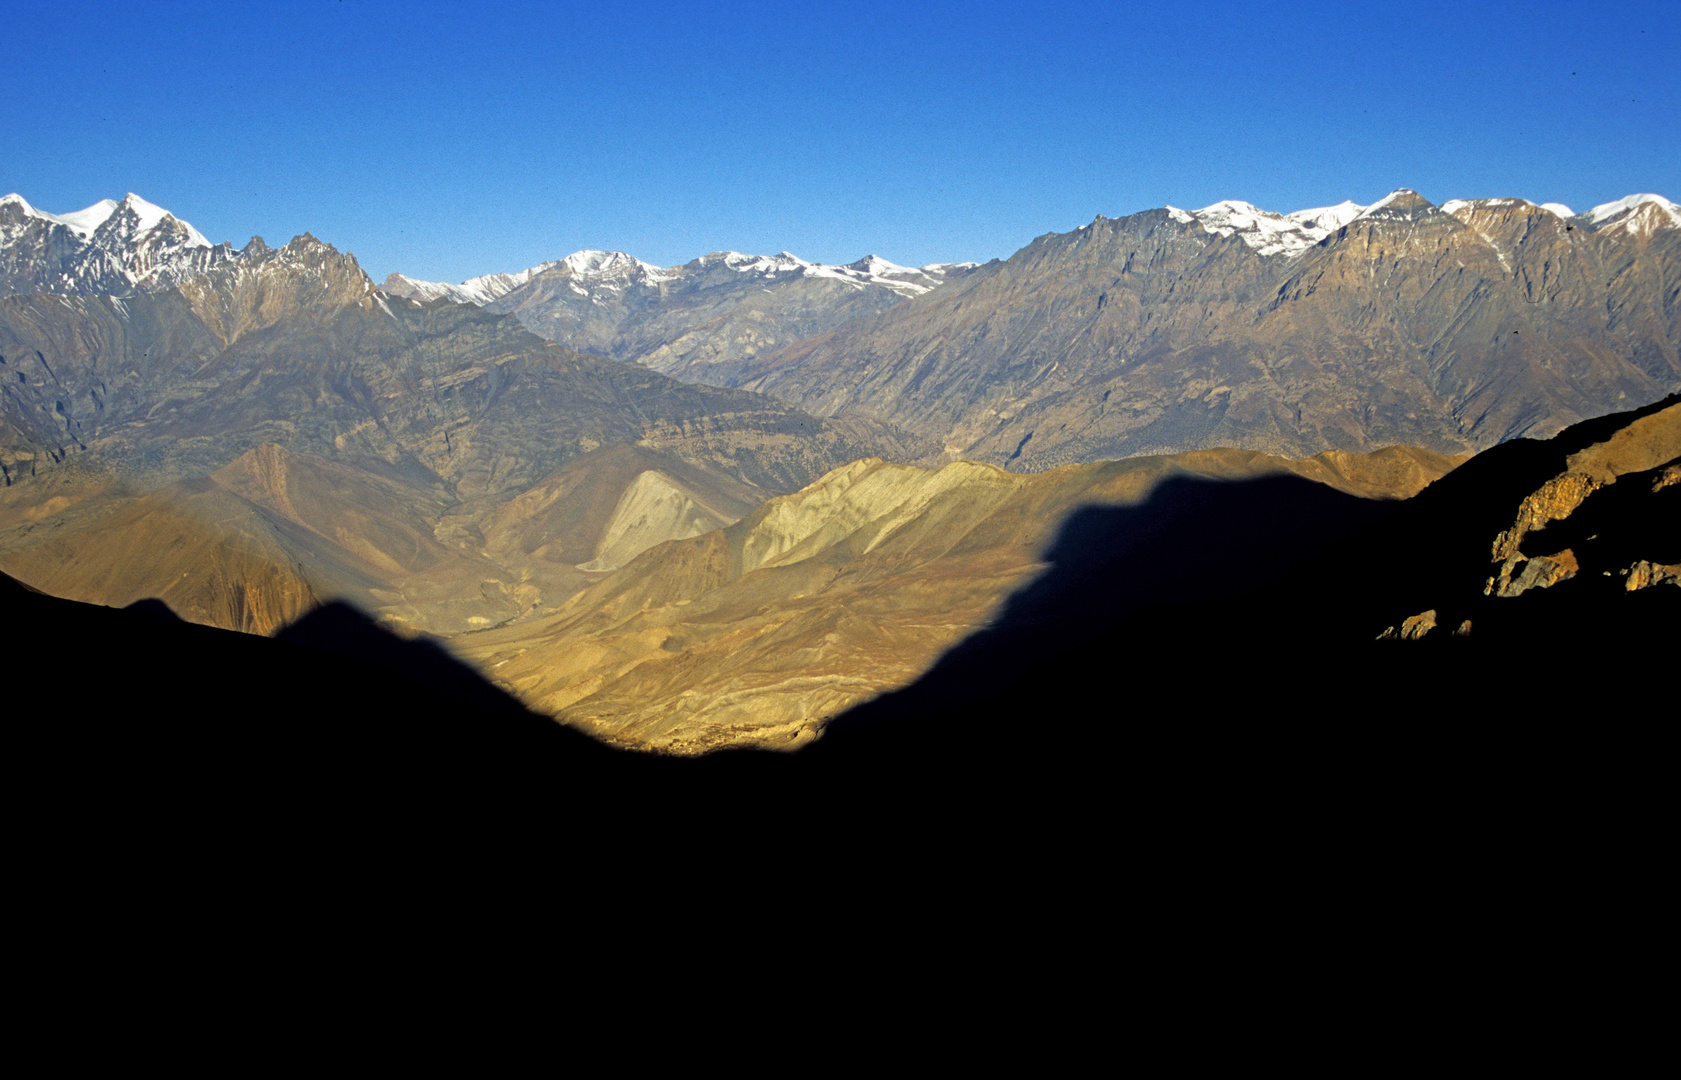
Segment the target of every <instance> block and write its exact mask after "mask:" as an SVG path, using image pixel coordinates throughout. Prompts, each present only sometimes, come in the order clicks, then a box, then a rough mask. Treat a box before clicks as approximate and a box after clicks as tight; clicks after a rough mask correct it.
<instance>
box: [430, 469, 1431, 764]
mask: <svg viewBox="0 0 1681 1080" xmlns="http://www.w3.org/2000/svg"><path fill="white" fill-rule="evenodd" d="M1455 464H1456V462H1455V461H1454V460H1451V459H1447V458H1443V457H1440V456H1438V455H1435V454H1430V453H1428V452H1423V451H1415V450H1407V449H1403V448H1390V449H1387V450H1384V451H1380V452H1378V453H1374V454H1369V455H1356V454H1345V453H1327V454H1324V455H1321V456H1319V457H1316V458H1309V459H1305V460H1287V459H1281V458H1273V457H1269V456H1267V455H1263V454H1259V453H1256V452H1254V451H1241V450H1209V451H1199V452H1194V453H1188V454H1180V455H1174V456H1171V457H1142V458H1133V459H1129V460H1127V461H1118V462H1103V463H1098V464H1092V465H1080V466H1068V467H1064V468H1062V469H1057V470H1053V471H1050V472H1047V473H1042V474H1037V475H1030V476H1024V475H1020V474H1012V473H1008V472H1005V471H1003V470H1001V469H998V468H996V467H994V466H988V465H981V464H978V463H971V462H956V463H953V464H951V465H947V466H945V467H944V468H941V469H938V470H932V469H924V468H918V467H914V466H908V465H894V464H889V463H887V462H883V461H881V460H878V459H869V460H863V461H857V462H854V463H852V464H850V465H847V466H844V467H843V468H840V469H837V470H835V471H833V472H831V473H829V474H828V475H827V476H824V477H823V478H822V479H820V480H818V481H817V482H816V483H814V484H812V485H810V486H809V487H807V488H805V489H803V490H801V491H799V492H796V493H794V494H791V495H786V496H781V497H779V498H775V499H772V500H770V501H768V502H766V503H765V504H764V505H762V506H760V507H759V508H758V509H756V510H755V511H753V512H752V513H751V514H749V515H748V516H746V517H745V518H743V519H742V520H741V521H739V522H737V523H735V524H733V525H731V526H729V527H726V528H723V529H720V530H716V531H713V532H709V533H707V534H705V535H702V536H697V537H694V538H693V539H689V540H679V541H673V542H670V543H666V544H663V545H660V546H659V547H656V548H652V549H650V550H648V551H646V552H645V553H644V554H642V555H641V556H640V557H639V558H637V559H636V560H634V561H633V562H631V563H629V564H628V565H627V566H625V567H624V568H623V569H621V570H619V571H618V572H617V573H615V574H613V575H612V576H610V577H608V578H607V579H606V580H604V581H602V582H600V583H599V584H597V585H594V586H592V587H591V588H590V589H588V590H586V591H584V592H582V593H579V594H578V595H577V596H575V597H573V598H572V599H571V600H569V601H568V602H567V603H566V604H565V605H563V606H562V607H561V608H560V609H559V610H558V611H556V612H554V613H553V614H550V615H546V616H543V617H541V618H539V619H536V620H532V621H528V622H525V623H522V624H519V625H517V626H510V627H507V628H505V629H501V630H495V631H487V632H483V633H473V634H468V635H465V636H462V637H459V638H456V639H455V640H454V641H453V643H452V647H453V648H455V649H456V650H457V651H458V652H459V653H460V655H462V656H464V657H468V658H470V659H472V660H473V661H474V662H475V663H477V665H478V666H479V667H480V668H481V669H482V670H484V671H485V672H486V673H487V674H489V675H491V676H492V677H493V678H494V679H495V680H496V681H497V682H498V683H500V684H501V685H503V686H505V687H507V688H508V689H509V690H511V691H512V692H513V693H515V694H516V695H517V696H518V697H519V698H520V699H521V700H523V701H525V702H527V703H528V704H529V705H530V706H531V707H533V708H535V709H538V710H540V711H544V712H548V713H551V714H553V715H556V716H560V717H563V718H565V719H566V720H567V721H568V722H569V723H571V724H573V725H574V726H577V727H580V728H582V729H583V730H585V731H588V732H590V733H592V734H595V735H597V736H599V737H601V738H604V739H606V740H608V741H610V742H613V743H615V744H617V745H623V746H631V747H637V748H642V749H657V750H661V751H664V752H669V753H679V754H693V753H700V752H705V751H709V750H714V749H717V748H719V747H724V746H741V745H759V746H771V747H775V748H778V749H789V748H795V747H798V746H800V745H803V744H804V743H806V742H809V741H810V740H811V739H812V738H813V737H815V736H816V735H817V734H818V732H819V731H820V730H821V729H822V727H823V724H824V723H825V722H826V721H827V719H828V718H830V717H832V716H835V715H838V714H839V713H841V712H843V711H844V710H845V709H847V708H848V707H850V706H853V705H856V704H858V703H860V702H863V701H866V700H868V699H870V698H872V697H874V696H875V695H877V694H880V693H882V692H884V691H888V690H891V689H894V688H896V687H899V686H903V685H905V684H908V683H910V682H911V681H912V680H914V679H915V678H916V677H917V676H918V675H919V674H920V673H921V672H922V671H923V670H925V669H926V668H927V667H928V666H929V665H930V664H931V663H933V661H934V660H935V658H937V657H938V656H939V655H940V654H941V653H943V652H944V651H946V650H947V649H949V648H951V647H952V646H953V645H955V644H956V643H957V642H959V641H961V640H962V639H963V638H965V637H967V636H968V635H970V634H972V633H974V632H975V631H977V630H979V629H980V628H982V627H984V626H986V625H987V624H988V622H989V620H990V619H992V618H993V617H994V616H995V614H996V613H997V611H998V609H999V607H1000V605H1001V604H1002V603H1003V601H1004V600H1005V598H1006V597H1008V596H1009V595H1010V594H1011V593H1013V592H1015V591H1017V590H1019V589H1021V588H1022V587H1024V586H1025V585H1026V584H1027V583H1028V582H1030V581H1032V580H1033V579H1034V578H1035V577H1037V576H1038V575H1040V574H1042V573H1043V572H1044V571H1045V570H1046V567H1047V563H1046V559H1047V555H1046V549H1047V548H1048V547H1049V546H1050V544H1051V542H1052V540H1053V538H1054V536H1055V535H1056V533H1057V532H1058V530H1060V529H1062V528H1063V527H1064V525H1065V522H1066V521H1067V519H1068V518H1069V516H1070V515H1071V514H1073V513H1074V512H1075V511H1076V510H1079V509H1081V508H1088V509H1089V508H1092V507H1117V506H1136V505H1139V504H1143V503H1145V502H1147V501H1149V500H1150V499H1151V498H1152V497H1153V496H1155V495H1156V494H1157V493H1158V492H1159V491H1160V490H1162V487H1163V485H1164V484H1165V483H1167V482H1169V481H1172V480H1182V479H1185V478H1196V479H1199V480H1204V481H1214V482H1220V483H1231V482H1236V481H1242V480H1257V479H1260V478H1267V477H1272V478H1279V477H1288V478H1292V479H1294V478H1303V479H1306V480H1311V481H1315V482H1316V483H1314V484H1308V485H1305V486H1307V487H1318V486H1320V485H1323V487H1324V490H1325V491H1326V492H1327V493H1332V494H1334V493H1335V492H1343V493H1347V494H1348V495H1358V496H1360V497H1361V499H1396V498H1402V497H1405V496H1409V495H1412V494H1413V493H1415V492H1416V491H1418V490H1419V489H1421V488H1422V487H1424V486H1425V485H1426V484H1428V483H1430V482H1431V481H1432V480H1435V479H1436V478H1438V477H1440V476H1442V475H1444V474H1446V473H1447V472H1448V471H1449V470H1450V469H1451V468H1453V466H1454V465H1455ZM1287 494H1288V493H1287ZM1289 497H1290V498H1295V497H1297V496H1294V495H1290V496H1289ZM1361 499H1350V500H1349V501H1350V502H1359V501H1361ZM1287 505H1294V504H1292V503H1288V502H1286V501H1282V500H1281V502H1280V504H1279V507H1278V508H1277V509H1276V510H1275V511H1274V512H1275V513H1278V514H1283V513H1285V510H1284V507H1285V506H1287ZM1373 505H1379V504H1373ZM1316 520H1317V519H1316V518H1312V517H1309V516H1306V515H1305V514H1304V516H1303V517H1302V519H1301V522H1300V524H1299V526H1298V528H1300V530H1301V532H1302V535H1300V536H1298V537H1297V541H1298V542H1299V543H1301V544H1302V545H1304V547H1303V549H1304V550H1307V549H1311V548H1312V546H1313V545H1316V544H1322V543H1325V542H1327V541H1328V539H1329V538H1330V535H1331V534H1329V533H1328V534H1326V535H1313V534H1312V533H1313V528H1312V525H1313V522H1315V521H1316ZM1281 565H1282V564H1281ZM1281 565H1280V566H1273V565H1269V564H1267V563H1266V562H1265V561H1259V560H1258V561H1256V562H1254V563H1251V564H1248V566H1247V568H1246V569H1245V570H1244V571H1243V574H1242V575H1240V576H1242V577H1245V578H1246V579H1247V580H1250V581H1251V582H1258V581H1260V580H1263V579H1264V578H1266V577H1267V576H1268V575H1271V574H1273V573H1277V572H1279V571H1280V569H1281ZM1225 573H1227V570H1225V569H1221V568H1213V567H1211V568H1208V569H1207V570H1206V571H1205V575H1204V576H1205V577H1206V578H1207V579H1208V580H1216V579H1223V578H1222V575H1223V574H1225ZM1173 591H1174V593H1175V594H1176V595H1179V596H1181V597H1184V596H1189V595H1193V594H1195V593H1196V592H1197V591H1198V586H1197V585H1196V584H1195V583H1191V582H1185V583H1181V584H1180V585H1179V586H1177V587H1176V588H1175V589H1174V590H1173Z"/></svg>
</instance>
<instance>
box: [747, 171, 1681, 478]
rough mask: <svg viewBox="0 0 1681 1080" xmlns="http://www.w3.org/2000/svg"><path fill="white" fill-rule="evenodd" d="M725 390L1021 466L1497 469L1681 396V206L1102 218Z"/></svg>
mask: <svg viewBox="0 0 1681 1080" xmlns="http://www.w3.org/2000/svg"><path fill="white" fill-rule="evenodd" d="M717 373H718V374H720V375H723V376H726V377H725V378H724V379H722V380H721V381H723V382H726V383H727V384H729V385H741V386H747V387H751V388H753V389H756V390H762V391H765V392H767V393H771V394H774V395H776V396H779V397H781V398H783V399H784V400H787V401H789V402H791V403H793V404H796V405H798V406H799V407H801V408H803V409H806V410H808V411H811V412H814V413H816V414H819V415H828V416H836V415H868V416H871V417H874V418H876V419H880V420H885V421H889V422H892V423H895V424H897V425H900V426H902V427H904V428H906V429H907V430H910V431H914V432H916V433H919V434H922V435H924V436H926V437H928V438H930V439H933V440H938V441H939V442H940V443H941V444H942V445H943V446H944V448H945V450H946V452H947V453H948V454H949V455H951V456H956V457H967V458H973V459H977V460H982V461H988V462H991V463H993V464H998V465H1005V466H1007V467H1009V468H1011V469H1022V470H1036V469H1045V468H1050V467H1053V466H1056V465H1059V464H1063V463H1067V462H1074V461H1090V460H1095V459H1100V458H1110V457H1124V456H1128V455H1131V454H1139V453H1161V452H1169V451H1177V450H1185V449H1193V448H1199V447H1212V446H1220V445H1230V446H1244V447H1249V448H1252V449H1259V450H1264V451H1267V452H1270V453H1277V454H1287V455H1300V454H1310V453H1314V452H1317V451H1320V450H1324V449H1327V448H1330V449H1340V450H1350V451H1353V450H1363V449H1370V448H1373V447H1377V446H1381V445H1385V444H1389V443H1401V444H1408V445H1416V446H1421V447H1426V448H1429V449H1432V450H1435V451H1438V452H1443V453H1457V452H1463V451H1467V450H1480V449H1485V448H1487V447H1489V446H1493V445H1494V444H1496V443H1498V442H1500V441H1502V440H1505V439H1510V438H1514V437H1517V436H1520V435H1549V434H1552V433H1554V432H1556V431H1558V430H1559V429H1561V428H1562V427H1564V426H1566V425H1568V424H1570V423H1573V422H1575V421H1577V420H1580V419H1582V418H1585V417H1591V416H1595V415H1599V414H1601V413H1604V412H1606V411H1608V410H1611V409H1615V408H1619V407H1629V406H1633V405H1638V404H1640V403H1642V402H1648V401H1652V400H1655V399H1657V398H1659V397H1662V396H1663V395H1664V394H1666V393H1670V392H1673V391H1674V390H1676V389H1677V388H1681V211H1677V209H1676V208H1675V206H1674V205H1673V204H1671V203H1669V202H1668V201H1667V200H1665V199H1662V198H1660V197H1658V196H1635V197H1630V198H1629V199H1625V200H1620V201H1619V202H1617V203H1612V204H1607V205H1606V206H1603V207H1597V208H1595V209H1594V210H1592V211H1589V212H1588V213H1585V214H1580V215H1577V214H1571V213H1570V212H1569V208H1567V207H1561V206H1553V207H1542V206H1535V205H1533V204H1531V203H1528V202H1525V201H1523V200H1521V199H1479V200H1469V201H1463V200H1456V201H1453V202H1449V203H1447V204H1445V205H1443V206H1440V207H1438V206H1435V205H1433V204H1432V203H1430V202H1429V201H1428V200H1426V199H1424V198H1423V197H1422V196H1420V195H1418V194H1416V193H1414V192H1411V191H1398V192H1395V193H1394V194H1392V195H1390V196H1389V197H1387V198H1386V199H1384V200H1381V201H1380V202H1379V203H1376V204H1374V205H1372V206H1369V207H1358V206H1354V205H1352V204H1344V205H1343V206H1340V207H1329V208H1325V209H1322V210H1311V211H1301V212H1298V213H1297V214H1292V215H1278V214H1270V213H1268V212H1266V211H1262V210H1259V209H1257V208H1255V207H1252V206H1249V205H1247V204H1241V203H1221V204H1216V205H1215V206H1213V207H1209V208H1207V209H1205V210H1203V211H1199V212H1197V213H1195V214H1191V213H1186V212H1185V211H1182V210H1177V209H1175V208H1172V207H1169V208H1166V209H1162V210H1152V211H1146V212H1144V213H1140V214H1134V215H1131V216H1130V217H1125V218H1121V219H1118V220H1110V219H1106V218H1102V217H1099V218H1097V219H1096V220H1095V221H1093V222H1092V223H1091V224H1090V225H1087V226H1084V227H1082V228H1080V229H1078V230H1076V231H1075V232H1072V233H1066V234H1050V235H1046V236H1042V237H1040V238H1039V239H1037V240H1035V241H1034V242H1033V243H1032V244H1030V245H1028V246H1027V247H1025V248H1023V249H1022V250H1021V251H1019V252H1017V253H1016V254H1015V255H1013V256H1012V257H1011V258H1010V259H1009V260H1007V261H1005V262H995V263H990V264H988V265H986V266H984V267H981V268H979V269H977V270H975V271H973V272H972V273H970V274H968V275H967V276H965V277H964V278H963V279H962V280H960V281H957V282H954V283H952V284H951V285H949V286H947V287H945V288H942V289H939V290H936V291H934V292H932V293H930V294H928V295H926V296H923V297H920V298H918V299H917V300H915V301H913V302H910V303H907V304H903V305H899V306H897V307H895V308H892V309H890V310H887V311H884V312H882V313H880V314H877V315H873V316H869V317H866V318H862V319H856V320H853V321H852V322H849V323H847V324H845V325H843V326H841V327H838V328H836V329H835V330H832V331H830V332H828V333H827V334H822V335H818V336H816V337H812V338H808V339H805V340H803V341H801V342H799V343H797V344H794V345H792V346H789V347H787V348H784V349H782V350H780V351H779V352H777V353H775V354H769V355H767V354H763V353H761V354H760V355H758V356H757V357H755V358H754V359H753V360H752V361H750V362H745V363H741V364H738V365H734V366H720V367H718V368H717Z"/></svg>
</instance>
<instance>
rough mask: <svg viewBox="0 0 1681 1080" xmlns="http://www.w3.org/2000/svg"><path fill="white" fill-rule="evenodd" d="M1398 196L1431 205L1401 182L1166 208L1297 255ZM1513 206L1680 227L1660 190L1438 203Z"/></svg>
mask: <svg viewBox="0 0 1681 1080" xmlns="http://www.w3.org/2000/svg"><path fill="white" fill-rule="evenodd" d="M1397 202H1399V203H1401V205H1403V206H1412V207H1420V206H1428V203H1427V202H1425V201H1424V200H1423V198H1422V197H1421V196H1420V195H1418V193H1417V192H1414V191H1411V190H1409V189H1407V188H1400V189H1398V190H1395V191H1392V192H1390V193H1389V194H1388V195H1386V196H1384V197H1383V198H1381V199H1379V200H1378V201H1377V202H1375V203H1372V204H1371V205H1370V206H1361V205H1359V204H1358V203H1355V202H1352V201H1344V202H1340V203H1338V204H1336V205H1335V206H1322V207H1317V208H1314V209H1311V210H1295V211H1292V212H1291V213H1288V214H1277V213H1274V212H1272V211H1270V210H1262V209H1261V208H1260V207H1258V206H1255V205H1254V204H1252V203H1247V202H1242V201H1240V200H1236V199H1227V200H1224V201H1221V202H1217V203H1214V204H1213V205H1212V206H1205V207H1203V208H1202V209H1201V210H1198V211H1196V212H1195V213H1187V212H1186V211H1184V210H1181V209H1179V208H1178V207H1176V206H1168V207H1165V208H1164V209H1166V211H1167V213H1168V216H1169V217H1171V218H1172V219H1173V220H1175V221H1178V222H1180V223H1181V224H1186V225H1189V224H1192V223H1193V222H1194V223H1196V224H1198V225H1201V226H1202V227H1203V228H1204V229H1205V230H1207V231H1208V232H1210V233H1214V234H1215V235H1217V236H1237V237H1239V238H1240V239H1242V241H1243V242H1244V243H1245V244H1247V245H1248V246H1249V247H1250V248H1252V249H1253V250H1254V251H1255V252H1256V253H1257V254H1259V255H1263V256H1272V255H1284V256H1286V257H1294V256H1296V255H1299V254H1301V253H1302V252H1303V251H1306V250H1307V249H1308V248H1310V247H1312V246H1313V245H1315V244H1317V243H1319V242H1320V241H1321V240H1323V239H1324V238H1325V237H1327V236H1329V235H1331V234H1332V233H1334V232H1336V231H1337V230H1338V229H1341V228H1342V227H1343V226H1345V225H1348V224H1350V223H1352V222H1355V221H1360V220H1362V219H1376V218H1383V217H1388V216H1392V215H1393V213H1394V212H1393V211H1391V213H1390V214H1384V213H1381V211H1383V210H1384V209H1385V208H1386V207H1390V206H1392V205H1394V204H1396V203H1397ZM1514 206H1528V207H1534V208H1536V209H1540V210H1545V211H1547V212H1548V213H1550V214H1555V215H1557V216H1558V217H1559V218H1560V219H1568V220H1570V221H1573V222H1575V223H1576V224H1577V225H1578V226H1583V227H1586V228H1588V229H1598V228H1600V227H1611V228H1626V229H1628V230H1629V231H1630V232H1633V233H1636V234H1640V235H1644V234H1647V233H1650V232H1652V231H1653V230H1654V229H1660V228H1668V227H1681V207H1677V206H1676V204H1674V203H1672V202H1670V201H1669V200H1668V199H1666V198H1664V197H1663V196H1661V195H1630V196H1628V197H1627V198H1623V199H1618V200H1617V201H1616V202H1609V203H1605V204H1603V205H1601V206H1596V207H1594V208H1593V209H1592V210H1589V211H1588V212H1587V213H1585V214H1577V213H1576V212H1575V211H1573V210H1571V209H1570V207H1568V206H1566V205H1564V204H1563V203H1541V204H1539V205H1538V206H1537V204H1535V203H1532V202H1530V201H1529V200H1528V199H1516V198H1497V199H1450V200H1448V201H1447V202H1445V203H1443V204H1442V205H1441V206H1440V207H1438V209H1440V210H1441V211H1442V212H1443V213H1446V214H1450V215H1453V216H1455V217H1459V216H1462V214H1464V213H1468V212H1470V211H1473V210H1477V209H1482V208H1491V209H1492V208H1499V207H1514ZM1643 208H1646V209H1643Z"/></svg>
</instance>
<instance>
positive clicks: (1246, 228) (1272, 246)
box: [1169, 199, 1360, 256]
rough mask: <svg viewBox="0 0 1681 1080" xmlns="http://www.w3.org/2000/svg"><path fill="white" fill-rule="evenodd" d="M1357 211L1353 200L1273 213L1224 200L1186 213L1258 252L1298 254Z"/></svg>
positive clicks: (1264, 253) (1221, 234)
mask: <svg viewBox="0 0 1681 1080" xmlns="http://www.w3.org/2000/svg"><path fill="white" fill-rule="evenodd" d="M1359 210H1360V207H1357V206H1355V205H1354V204H1353V203H1344V204H1342V206H1340V207H1323V208H1320V209H1316V210H1298V211H1296V212H1295V213H1294V214H1276V213H1273V212H1272V211H1271V210H1262V209H1261V208H1260V207H1258V206H1256V205H1254V204H1253V203H1246V202H1243V201H1241V200H1238V199H1226V200H1223V201H1221V202H1217V203H1215V204H1214V205H1212V206H1205V207H1203V208H1202V209H1201V210H1198V211H1197V212H1196V213H1195V214H1192V215H1189V216H1190V217H1191V218H1193V219H1194V220H1196V221H1197V222H1198V223H1199V224H1201V225H1202V227H1203V228H1205V229H1207V230H1208V231H1209V232H1211V233H1214V234H1215V235H1217V236H1234V235H1235V236H1237V237H1239V238H1240V239H1241V240H1242V241H1243V242H1244V243H1245V244H1247V245H1249V247H1250V248H1252V249H1253V250H1254V251H1255V252H1256V253H1257V254H1259V255H1263V256H1265V255H1298V254H1300V253H1301V252H1303V251H1306V250H1307V249H1308V248H1310V247H1312V246H1313V245H1315V244H1317V243H1319V241H1321V240H1323V239H1325V237H1327V236H1329V235H1330V234H1331V233H1332V232H1333V231H1335V230H1336V229H1338V228H1340V227H1341V226H1342V225H1343V224H1344V223H1345V222H1346V221H1348V220H1351V219H1352V218H1353V217H1354V215H1355V214H1357V213H1358V212H1359ZM1169 212H1170V213H1171V208H1169ZM1321 218H1324V219H1326V221H1324V222H1322V221H1321V220H1320V219H1321ZM1331 221H1335V224H1330V223H1329V222H1331Z"/></svg>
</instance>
